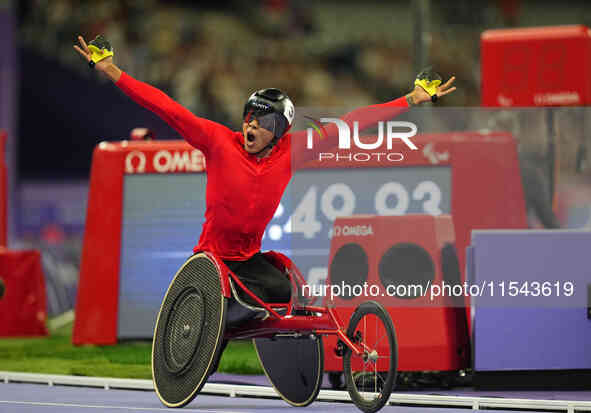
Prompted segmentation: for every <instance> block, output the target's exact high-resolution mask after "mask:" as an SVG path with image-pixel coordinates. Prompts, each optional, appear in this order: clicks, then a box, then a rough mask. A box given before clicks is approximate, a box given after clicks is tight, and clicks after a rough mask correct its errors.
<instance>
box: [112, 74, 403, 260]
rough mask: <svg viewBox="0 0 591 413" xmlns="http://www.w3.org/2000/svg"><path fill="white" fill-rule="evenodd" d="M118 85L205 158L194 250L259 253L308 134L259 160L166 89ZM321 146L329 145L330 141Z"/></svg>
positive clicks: (372, 109) (373, 112) (367, 114)
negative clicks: (203, 189)
mask: <svg viewBox="0 0 591 413" xmlns="http://www.w3.org/2000/svg"><path fill="white" fill-rule="evenodd" d="M116 85H117V86H118V87H119V88H120V89H121V90H122V91H123V92H124V93H125V94H127V95H128V96H129V97H130V98H131V99H133V100H134V101H135V102H137V103H138V104H140V105H141V106H143V107H145V108H147V109H148V110H150V111H152V112H154V113H155V114H157V115H158V116H160V117H161V118H162V119H164V120H165V121H166V122H167V123H168V124H169V125H170V126H172V127H173V128H174V129H175V130H176V131H178V132H179V134H180V135H181V136H182V137H183V138H184V139H185V140H186V141H187V142H188V143H190V144H191V145H192V146H194V147H195V148H197V149H199V150H200V151H201V152H203V154H204V155H205V158H206V161H207V168H206V173H207V187H206V194H205V199H206V201H205V204H206V208H205V223H204V224H203V229H202V231H201V237H200V238H199V242H198V244H197V245H196V246H195V248H194V251H201V250H206V251H210V252H212V253H214V254H216V255H217V256H219V257H220V258H222V259H224V260H238V261H240V260H247V259H248V258H250V257H251V256H253V255H254V254H255V253H257V252H258V251H259V250H260V248H261V240H262V237H263V232H264V231H265V228H266V227H267V224H268V223H269V222H270V221H271V218H273V214H274V213H275V210H276V209H277V207H278V205H279V201H280V200H281V197H282V196H283V192H284V191H285V187H286V186H287V184H288V183H289V180H290V179H291V175H292V170H293V169H294V168H293V167H292V156H291V154H292V152H294V153H298V154H300V153H304V151H305V144H306V136H305V131H301V132H296V133H293V134H290V133H288V134H286V135H285V136H283V137H282V138H281V139H279V142H278V143H277V145H275V147H274V148H273V150H272V152H271V154H270V155H269V156H267V157H265V158H260V159H259V158H257V157H256V156H255V155H252V154H249V153H248V152H246V151H245V150H244V146H243V144H244V137H243V135H242V132H235V131H232V130H230V129H229V128H227V127H225V126H223V125H221V124H219V123H216V122H212V121H210V120H207V119H203V118H200V117H197V116H195V115H194V114H193V113H191V112H190V111H189V110H187V109H186V108H184V107H183V106H181V105H180V104H179V103H177V102H175V101H174V100H172V99H171V98H170V97H168V96H167V95H166V94H165V93H163V92H162V91H160V90H158V89H156V88H154V87H152V86H150V85H148V84H146V83H144V82H141V81H139V80H137V79H134V78H133V77H131V76H129V75H128V74H127V73H125V72H123V73H122V75H121V78H120V79H119V80H118V81H117V83H116ZM406 108H408V103H407V102H406V99H405V98H404V97H402V98H399V99H396V100H393V101H391V102H388V103H384V104H380V105H373V106H368V107H365V108H361V109H357V110H355V111H353V112H350V113H349V114H347V115H345V116H344V117H343V118H342V119H343V120H345V121H347V122H349V121H351V122H352V121H353V120H356V121H358V122H359V129H360V130H362V129H364V128H366V127H368V126H370V125H374V124H375V123H376V122H377V121H378V120H383V119H386V117H385V116H389V117H392V116H395V115H396V114H397V113H400V112H402V111H404V110H406ZM331 127H334V126H333V125H330V126H328V127H327V128H325V131H326V132H327V133H328V134H329V135H330V134H331V133H334V132H335V131H333V130H331V129H330V128H331ZM334 128H335V129H336V127H334ZM315 138H318V137H315ZM321 144H326V139H323V142H321ZM299 160H300V156H298V161H299ZM188 190H190V189H188Z"/></svg>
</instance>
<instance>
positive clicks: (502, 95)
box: [480, 25, 591, 107]
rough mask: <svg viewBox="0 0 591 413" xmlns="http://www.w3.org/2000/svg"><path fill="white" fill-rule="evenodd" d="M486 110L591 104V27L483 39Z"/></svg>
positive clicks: (493, 33) (503, 32)
mask: <svg viewBox="0 0 591 413" xmlns="http://www.w3.org/2000/svg"><path fill="white" fill-rule="evenodd" d="M480 45H481V59H482V61H481V70H482V82H481V84H482V105H483V106H514V107H515V106H516V107H519V106H567V105H589V104H591V76H589V73H590V72H591V29H589V28H588V27H585V26H582V25H576V26H555V27H531V28H520V29H497V30H487V31H485V32H484V33H482V35H481V38H480Z"/></svg>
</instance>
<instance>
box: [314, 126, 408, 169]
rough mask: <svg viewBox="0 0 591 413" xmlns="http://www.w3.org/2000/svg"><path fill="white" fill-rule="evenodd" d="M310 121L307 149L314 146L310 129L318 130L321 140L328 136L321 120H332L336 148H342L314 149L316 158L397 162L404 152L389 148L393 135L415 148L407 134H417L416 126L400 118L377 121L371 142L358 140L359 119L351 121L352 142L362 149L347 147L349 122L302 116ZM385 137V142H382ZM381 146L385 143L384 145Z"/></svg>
mask: <svg viewBox="0 0 591 413" xmlns="http://www.w3.org/2000/svg"><path fill="white" fill-rule="evenodd" d="M305 118H306V119H308V120H309V121H310V122H309V123H308V125H309V127H308V128H307V130H306V131H307V142H306V148H307V149H314V131H316V133H317V134H318V136H319V137H320V139H321V140H324V139H326V138H328V133H327V130H326V128H325V125H323V124H325V123H328V122H330V123H334V124H335V125H336V127H337V131H338V138H339V142H338V149H339V150H345V151H344V152H339V151H336V152H318V158H317V160H318V161H327V160H333V161H337V162H339V161H350V162H369V161H370V160H374V161H387V162H401V161H403V160H404V154H402V153H400V152H392V147H393V144H392V143H393V141H394V140H395V139H398V140H401V141H402V142H404V144H405V145H406V146H407V147H408V148H409V149H410V150H413V151H416V150H418V148H417V146H416V145H415V144H414V143H413V142H412V141H411V138H412V137H413V136H415V135H416V134H417V126H416V125H415V124H414V123H412V122H404V121H388V122H383V121H380V122H378V136H377V137H376V139H375V141H374V142H362V141H361V139H360V138H359V122H358V121H354V122H353V145H354V148H353V149H355V148H357V149H361V150H363V151H364V152H360V151H354V150H351V149H352V148H351V146H352V143H351V129H350V127H349V125H348V124H347V123H346V122H345V121H344V120H342V119H339V118H320V120H316V119H314V118H311V117H309V116H305ZM384 141H385V145H384ZM384 146H385V147H384ZM382 147H384V152H380V148H382Z"/></svg>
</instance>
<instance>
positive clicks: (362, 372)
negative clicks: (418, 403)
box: [343, 301, 398, 413]
mask: <svg viewBox="0 0 591 413" xmlns="http://www.w3.org/2000/svg"><path fill="white" fill-rule="evenodd" d="M347 337H349V339H350V340H351V341H352V342H353V343H354V344H355V345H356V346H357V347H358V348H359V349H361V350H362V353H361V354H360V355H356V354H355V353H354V352H353V351H352V350H351V349H350V348H349V347H347V346H345V352H344V354H343V373H344V376H345V382H346V384H347V390H348V392H349V395H350V396H351V399H352V400H353V403H355V405H356V406H357V407H358V408H359V409H361V410H362V411H364V412H365V413H373V412H377V411H378V410H380V409H381V408H382V407H383V406H384V404H386V402H387V401H388V399H389V398H390V394H391V393H392V389H393V388H394V384H395V382H396V373H397V368H398V343H397V341H396V332H395V330H394V324H393V323H392V319H391V318H390V314H388V312H387V311H386V309H385V308H384V307H383V306H382V305H381V304H379V303H377V302H375V301H367V302H365V303H363V304H361V305H360V306H359V307H357V309H356V310H355V312H354V313H353V315H352V316H351V320H350V321H349V326H348V327H347Z"/></svg>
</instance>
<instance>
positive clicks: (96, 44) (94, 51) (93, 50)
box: [88, 34, 114, 67]
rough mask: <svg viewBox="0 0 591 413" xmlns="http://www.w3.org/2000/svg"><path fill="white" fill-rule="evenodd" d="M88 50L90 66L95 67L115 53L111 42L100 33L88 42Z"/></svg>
mask: <svg viewBox="0 0 591 413" xmlns="http://www.w3.org/2000/svg"><path fill="white" fill-rule="evenodd" d="M88 50H90V62H88V64H89V65H90V67H94V65H95V64H96V63H98V62H100V61H101V60H103V59H106V58H107V57H109V56H113V55H114V53H113V48H112V47H111V43H109V41H108V40H107V39H105V38H104V37H103V36H102V35H100V34H99V35H98V36H96V37H95V38H94V40H92V41H91V42H90V43H88Z"/></svg>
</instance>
